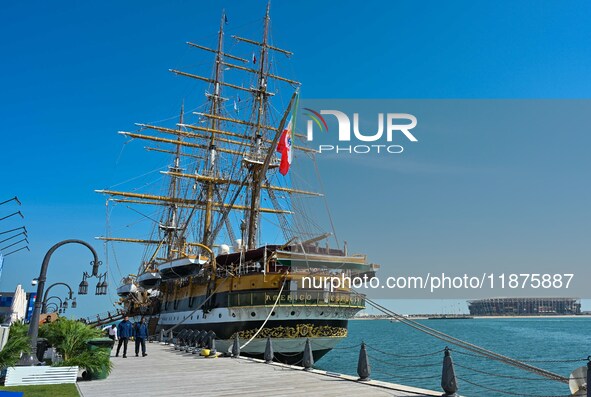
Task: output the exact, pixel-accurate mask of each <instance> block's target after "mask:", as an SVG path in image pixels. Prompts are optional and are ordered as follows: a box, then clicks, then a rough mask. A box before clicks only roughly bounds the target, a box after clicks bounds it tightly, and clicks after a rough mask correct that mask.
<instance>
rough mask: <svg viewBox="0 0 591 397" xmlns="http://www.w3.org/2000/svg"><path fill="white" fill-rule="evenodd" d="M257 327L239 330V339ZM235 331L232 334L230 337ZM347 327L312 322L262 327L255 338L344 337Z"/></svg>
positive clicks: (249, 335) (246, 336)
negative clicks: (292, 325) (293, 325)
mask: <svg viewBox="0 0 591 397" xmlns="http://www.w3.org/2000/svg"><path fill="white" fill-rule="evenodd" d="M258 330H259V329H258V328H254V329H248V330H244V331H239V332H238V336H239V337H240V339H250V338H252V336H253V335H254V334H256V333H257V332H258ZM235 336H236V333H234V334H233V335H232V338H234V337H235ZM346 336H347V328H344V327H331V326H330V325H320V326H316V325H313V324H298V325H296V326H295V327H283V326H279V327H273V328H263V330H262V331H261V332H260V333H259V334H258V335H257V337H256V338H255V339H259V338H268V337H270V338H345V337H346Z"/></svg>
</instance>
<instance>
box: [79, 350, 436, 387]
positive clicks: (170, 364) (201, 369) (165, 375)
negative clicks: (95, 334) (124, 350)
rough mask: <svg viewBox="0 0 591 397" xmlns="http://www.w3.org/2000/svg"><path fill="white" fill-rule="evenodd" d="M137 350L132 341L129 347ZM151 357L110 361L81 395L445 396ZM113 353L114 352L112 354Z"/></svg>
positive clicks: (288, 371) (297, 371)
mask: <svg viewBox="0 0 591 397" xmlns="http://www.w3.org/2000/svg"><path fill="white" fill-rule="evenodd" d="M129 349H130V352H133V342H131V343H130V344H129ZM147 353H148V356H147V357H135V355H134V354H133V353H131V354H128V358H125V359H124V358H122V357H118V358H115V357H112V358H111V360H112V361H113V363H114V368H113V371H112V372H111V374H110V375H109V377H108V378H107V379H104V380H93V381H87V382H78V388H79V390H80V394H81V396H83V397H104V396H138V395H140V396H142V397H149V396H159V397H160V396H182V395H186V396H197V395H207V396H214V397H217V396H219V397H221V396H235V395H237V394H238V393H239V394H240V395H241V396H242V397H249V396H302V395H305V396H339V397H340V396H346V395H354V396H401V397H402V396H415V397H416V396H441V394H442V392H435V391H431V390H425V389H417V388H414V387H410V386H404V385H397V384H393V383H386V382H379V381H369V382H356V381H355V380H356V379H357V377H353V376H345V375H341V376H336V374H333V375H332V376H331V375H327V374H326V372H325V371H319V370H312V371H303V370H302V369H301V368H299V367H291V366H287V365H283V364H277V363H273V364H265V363H264V362H262V361H261V360H255V359H246V358H239V359H233V358H213V359H209V358H202V357H199V356H197V355H193V354H189V353H184V352H183V353H181V352H179V351H176V350H174V349H173V348H172V347H170V346H166V345H164V346H163V345H160V344H157V343H150V344H148V345H147ZM113 355H114V353H112V356H113Z"/></svg>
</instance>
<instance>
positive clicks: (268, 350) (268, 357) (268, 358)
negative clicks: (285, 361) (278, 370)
mask: <svg viewBox="0 0 591 397" xmlns="http://www.w3.org/2000/svg"><path fill="white" fill-rule="evenodd" d="M264 358H265V362H266V363H267V364H269V363H272V362H273V343H272V342H271V338H270V337H267V345H266V346H265V357H264Z"/></svg>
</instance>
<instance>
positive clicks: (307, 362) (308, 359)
mask: <svg viewBox="0 0 591 397" xmlns="http://www.w3.org/2000/svg"><path fill="white" fill-rule="evenodd" d="M313 365H314V354H312V344H311V343H310V339H308V338H306V344H305V345H304V358H303V360H302V367H304V370H305V371H308V370H310V368H312V366H313Z"/></svg>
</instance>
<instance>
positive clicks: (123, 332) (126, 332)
mask: <svg viewBox="0 0 591 397" xmlns="http://www.w3.org/2000/svg"><path fill="white" fill-rule="evenodd" d="M117 334H118V335H119V344H118V345H117V354H115V357H119V350H121V345H123V358H127V342H128V341H129V338H131V337H132V336H133V326H132V325H131V322H130V321H129V317H128V316H125V317H124V318H123V321H121V322H120V323H119V325H118V326H117Z"/></svg>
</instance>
